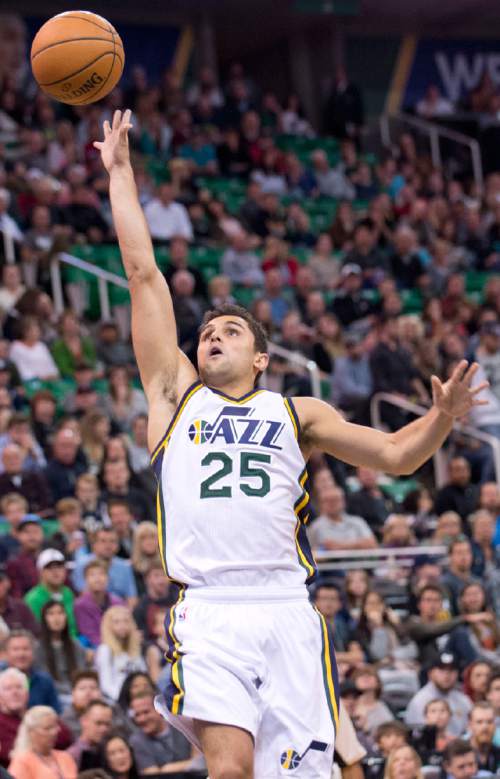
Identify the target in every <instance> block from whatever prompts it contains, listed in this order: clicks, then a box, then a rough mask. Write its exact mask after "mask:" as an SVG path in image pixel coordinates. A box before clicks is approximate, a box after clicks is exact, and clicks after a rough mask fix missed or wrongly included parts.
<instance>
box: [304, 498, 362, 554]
mask: <svg viewBox="0 0 500 779" xmlns="http://www.w3.org/2000/svg"><path fill="white" fill-rule="evenodd" d="M319 510H320V515H319V517H317V518H316V519H315V520H314V522H312V524H311V525H310V526H308V532H307V535H308V537H309V543H310V544H311V547H312V548H313V549H332V550H343V549H345V550H353V549H373V548H374V547H376V546H377V541H376V539H375V536H374V535H373V533H372V531H371V530H370V528H369V527H368V525H367V523H366V522H365V520H364V519H362V518H361V517H355V516H352V515H351V514H348V513H347V512H346V511H345V496H344V490H342V489H341V488H340V487H328V488H327V487H325V489H324V490H323V491H322V492H321V495H320V497H319Z"/></svg>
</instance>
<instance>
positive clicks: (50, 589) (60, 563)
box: [24, 549, 78, 638]
mask: <svg viewBox="0 0 500 779" xmlns="http://www.w3.org/2000/svg"><path fill="white" fill-rule="evenodd" d="M37 568H38V571H39V575H40V581H39V583H38V584H37V585H36V586H35V587H33V588H32V589H31V590H30V591H29V592H27V593H26V596H25V598H24V600H25V601H26V603H27V604H28V606H29V607H30V609H31V611H32V612H33V614H34V615H35V617H36V618H37V620H38V621H40V619H41V615H42V608H43V607H44V606H45V604H46V603H48V602H49V601H50V600H57V601H60V602H61V604H62V606H63V607H64V610H65V612H66V614H67V616H68V627H69V631H70V634H71V635H72V636H73V637H74V638H76V636H77V634H78V631H77V627H76V620H75V612H74V608H73V605H74V600H75V596H74V595H73V593H72V591H71V590H70V588H69V587H66V585H65V584H64V582H65V581H66V562H65V559H64V555H63V554H62V552H60V551H59V550H58V549H44V550H43V552H40V554H39V556H38V560H37Z"/></svg>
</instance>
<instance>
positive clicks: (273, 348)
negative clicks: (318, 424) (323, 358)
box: [263, 341, 321, 398]
mask: <svg viewBox="0 0 500 779" xmlns="http://www.w3.org/2000/svg"><path fill="white" fill-rule="evenodd" d="M268 351H269V354H271V355H273V354H274V355H276V357H282V358H283V359H284V360H286V361H287V362H289V363H292V364H295V365H298V366H299V367H300V368H305V370H306V371H307V372H308V374H309V380H310V382H311V391H312V394H313V395H314V397H315V398H321V375H320V372H319V368H318V366H317V365H316V363H315V362H314V360H309V359H308V358H307V357H304V355H303V354H301V353H300V352H292V351H290V349H284V348H283V347H282V346H279V345H278V344H275V343H272V341H271V342H269V344H268ZM263 379H264V385H265V384H266V381H267V377H266V375H265V374H264V376H263Z"/></svg>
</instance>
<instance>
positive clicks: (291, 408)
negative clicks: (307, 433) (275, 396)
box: [283, 398, 301, 441]
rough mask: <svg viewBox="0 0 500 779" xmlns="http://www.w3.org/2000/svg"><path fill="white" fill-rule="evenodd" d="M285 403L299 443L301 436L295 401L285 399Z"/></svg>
mask: <svg viewBox="0 0 500 779" xmlns="http://www.w3.org/2000/svg"><path fill="white" fill-rule="evenodd" d="M283 403H284V404H285V408H286V410H287V411H288V415H289V417H290V419H291V422H292V427H293V431H294V433H295V438H296V439H297V441H298V440H299V439H300V434H301V427H300V421H299V415H298V414H297V411H296V409H295V406H294V403H293V400H292V399H291V398H283Z"/></svg>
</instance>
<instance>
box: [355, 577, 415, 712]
mask: <svg viewBox="0 0 500 779" xmlns="http://www.w3.org/2000/svg"><path fill="white" fill-rule="evenodd" d="M405 635H406V631H405V630H404V628H403V626H402V625H401V624H400V622H399V619H398V617H397V615H396V614H395V613H394V612H393V611H392V610H391V609H389V608H387V606H386V605H385V603H384V600H383V598H382V596H381V595H379V593H378V592H375V591H373V590H369V591H368V592H367V593H366V595H365V597H364V599H363V603H362V606H361V616H360V618H359V622H358V626H357V629H356V630H355V631H354V633H353V638H354V639H355V640H357V641H359V643H360V644H361V646H362V648H363V650H364V652H365V655H366V657H367V659H368V662H370V663H373V664H375V665H376V667H377V671H378V676H379V678H380V681H381V683H382V686H383V688H384V691H386V692H387V694H391V695H394V696H397V698H398V700H399V698H401V699H403V700H406V699H408V700H409V699H410V698H411V696H412V695H414V694H415V693H416V692H417V691H418V687H419V684H418V675H417V667H416V662H415V660H416V656H417V651H416V647H415V645H414V644H413V642H411V641H408V640H406V639H405Z"/></svg>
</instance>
